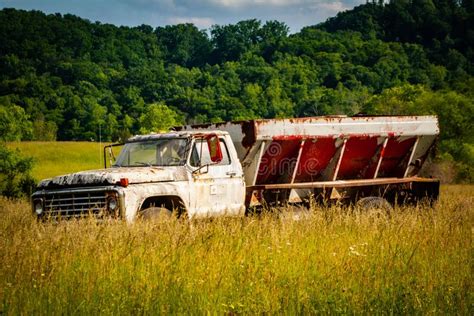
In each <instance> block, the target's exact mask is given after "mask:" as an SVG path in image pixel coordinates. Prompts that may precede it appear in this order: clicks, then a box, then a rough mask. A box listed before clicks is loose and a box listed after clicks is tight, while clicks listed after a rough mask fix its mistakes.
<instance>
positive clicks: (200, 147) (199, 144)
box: [189, 139, 230, 167]
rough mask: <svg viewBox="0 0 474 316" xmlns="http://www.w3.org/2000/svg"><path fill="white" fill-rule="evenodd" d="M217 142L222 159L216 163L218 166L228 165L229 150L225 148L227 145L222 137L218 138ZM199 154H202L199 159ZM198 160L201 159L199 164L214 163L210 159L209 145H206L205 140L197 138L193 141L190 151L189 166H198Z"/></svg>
mask: <svg viewBox="0 0 474 316" xmlns="http://www.w3.org/2000/svg"><path fill="white" fill-rule="evenodd" d="M219 142H220V144H221V150H222V160H221V162H219V163H218V164H217V165H219V166H222V165H229V164H230V156H229V151H228V150H227V146H226V144H225V142H224V140H223V139H219ZM200 155H202V156H201V159H199V157H200ZM200 161H201V165H207V164H211V165H216V164H214V163H213V162H212V161H211V156H210V154H209V147H207V143H206V140H204V139H197V140H196V141H195V142H194V146H193V150H192V151H191V158H190V159H189V162H190V164H191V166H193V167H199V164H200V163H199V162H200Z"/></svg>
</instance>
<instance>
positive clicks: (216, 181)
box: [32, 131, 245, 222]
mask: <svg viewBox="0 0 474 316" xmlns="http://www.w3.org/2000/svg"><path fill="white" fill-rule="evenodd" d="M106 148H108V149H110V146H108V147H106ZM110 152H111V151H110ZM32 200H33V208H34V211H35V213H36V214H37V215H38V216H41V217H48V216H54V217H58V216H59V217H63V218H69V217H81V216H84V215H87V214H90V213H92V214H93V215H95V216H110V215H113V216H117V217H118V216H120V217H123V218H125V219H126V220H127V221H130V222H131V221H134V220H135V219H136V217H137V216H141V215H145V216H147V217H153V216H156V215H161V214H160V213H163V212H169V213H171V212H176V213H177V215H178V216H182V215H184V214H185V215H186V216H188V217H189V218H199V217H208V216H216V215H226V216H242V215H243V214H244V212H245V205H244V201H245V183H244V180H243V171H242V166H241V164H240V162H239V158H238V157H237V153H236V151H235V148H234V146H233V145H232V140H231V139H230V136H229V134H228V133H227V132H222V131H215V132H171V133H166V134H150V135H141V136H135V137H132V138H130V139H129V140H128V141H127V142H126V143H125V144H123V148H122V150H121V152H120V154H119V156H118V157H117V159H116V160H115V162H114V164H113V165H112V166H111V167H110V168H106V169H101V170H91V171H84V172H78V173H74V174H69V175H64V176H59V177H55V178H52V179H46V180H43V181H42V182H41V183H40V184H39V186H38V190H37V191H36V192H35V193H34V194H33V196H32Z"/></svg>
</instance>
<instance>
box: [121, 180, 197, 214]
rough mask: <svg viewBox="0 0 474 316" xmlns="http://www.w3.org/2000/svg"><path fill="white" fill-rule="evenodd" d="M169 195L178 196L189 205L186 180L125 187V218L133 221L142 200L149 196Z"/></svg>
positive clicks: (185, 205) (186, 205)
mask: <svg viewBox="0 0 474 316" xmlns="http://www.w3.org/2000/svg"><path fill="white" fill-rule="evenodd" d="M163 195H171V196H177V197H179V198H180V199H181V200H182V201H183V203H184V207H185V208H186V209H188V207H189V185H188V182H186V181H176V182H158V183H142V184H131V185H129V186H128V187H127V188H126V189H125V196H124V201H125V218H126V220H127V221H128V222H133V221H134V220H135V218H136V216H137V213H138V211H140V208H141V206H142V204H143V202H144V201H145V200H146V199H147V198H149V197H156V196H163Z"/></svg>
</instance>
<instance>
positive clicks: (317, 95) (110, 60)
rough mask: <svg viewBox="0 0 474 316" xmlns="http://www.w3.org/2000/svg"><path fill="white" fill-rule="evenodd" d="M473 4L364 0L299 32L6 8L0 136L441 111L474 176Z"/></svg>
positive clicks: (446, 147) (86, 134)
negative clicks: (117, 20)
mask: <svg viewBox="0 0 474 316" xmlns="http://www.w3.org/2000/svg"><path fill="white" fill-rule="evenodd" d="M473 7H474V5H473V1H454V0H412V1H407V0H393V1H390V2H389V3H384V2H383V1H382V2H375V3H374V2H368V3H366V4H364V5H361V6H358V7H356V8H354V9H353V10H350V11H346V12H343V13H339V14H338V15H337V16H335V17H333V18H331V19H328V20H327V21H326V22H324V23H321V24H318V25H314V26H308V27H305V28H303V29H302V30H301V31H300V32H298V33H295V34H289V28H288V27H287V26H286V25H285V24H284V23H282V22H278V21H267V22H265V23H262V22H261V21H258V20H255V19H253V20H245V21H241V22H238V23H236V24H229V25H215V26H213V27H211V28H210V29H209V30H199V29H198V28H197V27H196V26H194V25H193V24H179V25H170V26H164V27H157V28H152V27H151V26H148V25H141V26H138V27H123V26H122V27H116V26H114V25H110V24H102V23H99V22H95V23H93V22H90V21H88V20H85V19H81V18H79V17H76V16H73V15H70V14H65V15H61V14H50V15H47V14H44V13H42V12H39V11H23V10H15V9H3V10H1V11H0V137H1V138H2V139H3V140H6V141H11V140H99V138H101V139H102V140H103V141H116V140H120V139H125V138H126V137H128V136H130V135H132V134H135V133H140V132H150V131H158V130H165V129H167V128H168V127H170V126H172V125H179V124H185V123H203V122H218V121H228V120H244V119H253V118H275V117H295V116H313V115H326V114H346V115H353V114H357V113H367V114H438V115H439V116H440V120H441V125H442V126H441V128H442V136H441V141H440V152H441V153H442V155H443V157H444V159H448V160H449V159H451V160H452V161H454V162H455V163H456V164H457V165H458V167H459V170H462V172H460V175H459V176H460V177H461V178H464V179H471V181H472V178H473V169H472V167H470V164H471V163H472V161H474V147H473V136H472V135H473V131H472V125H473V124H472V119H473V113H472V112H473V107H474V105H473V99H474V98H473V94H474V77H473V74H474V67H473V63H472V61H473V60H474V50H473V41H474V27H473V23H474V14H473V12H474V10H473Z"/></svg>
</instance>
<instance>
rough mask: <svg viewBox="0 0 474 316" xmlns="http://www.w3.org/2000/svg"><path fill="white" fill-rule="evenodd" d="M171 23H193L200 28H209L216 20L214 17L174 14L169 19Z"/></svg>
mask: <svg viewBox="0 0 474 316" xmlns="http://www.w3.org/2000/svg"><path fill="white" fill-rule="evenodd" d="M167 21H168V23H170V24H183V23H192V24H194V25H196V26H197V27H198V28H209V27H211V26H212V25H213V24H216V22H215V21H214V20H213V19H212V18H201V17H181V16H174V17H170V18H168V19H167Z"/></svg>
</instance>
